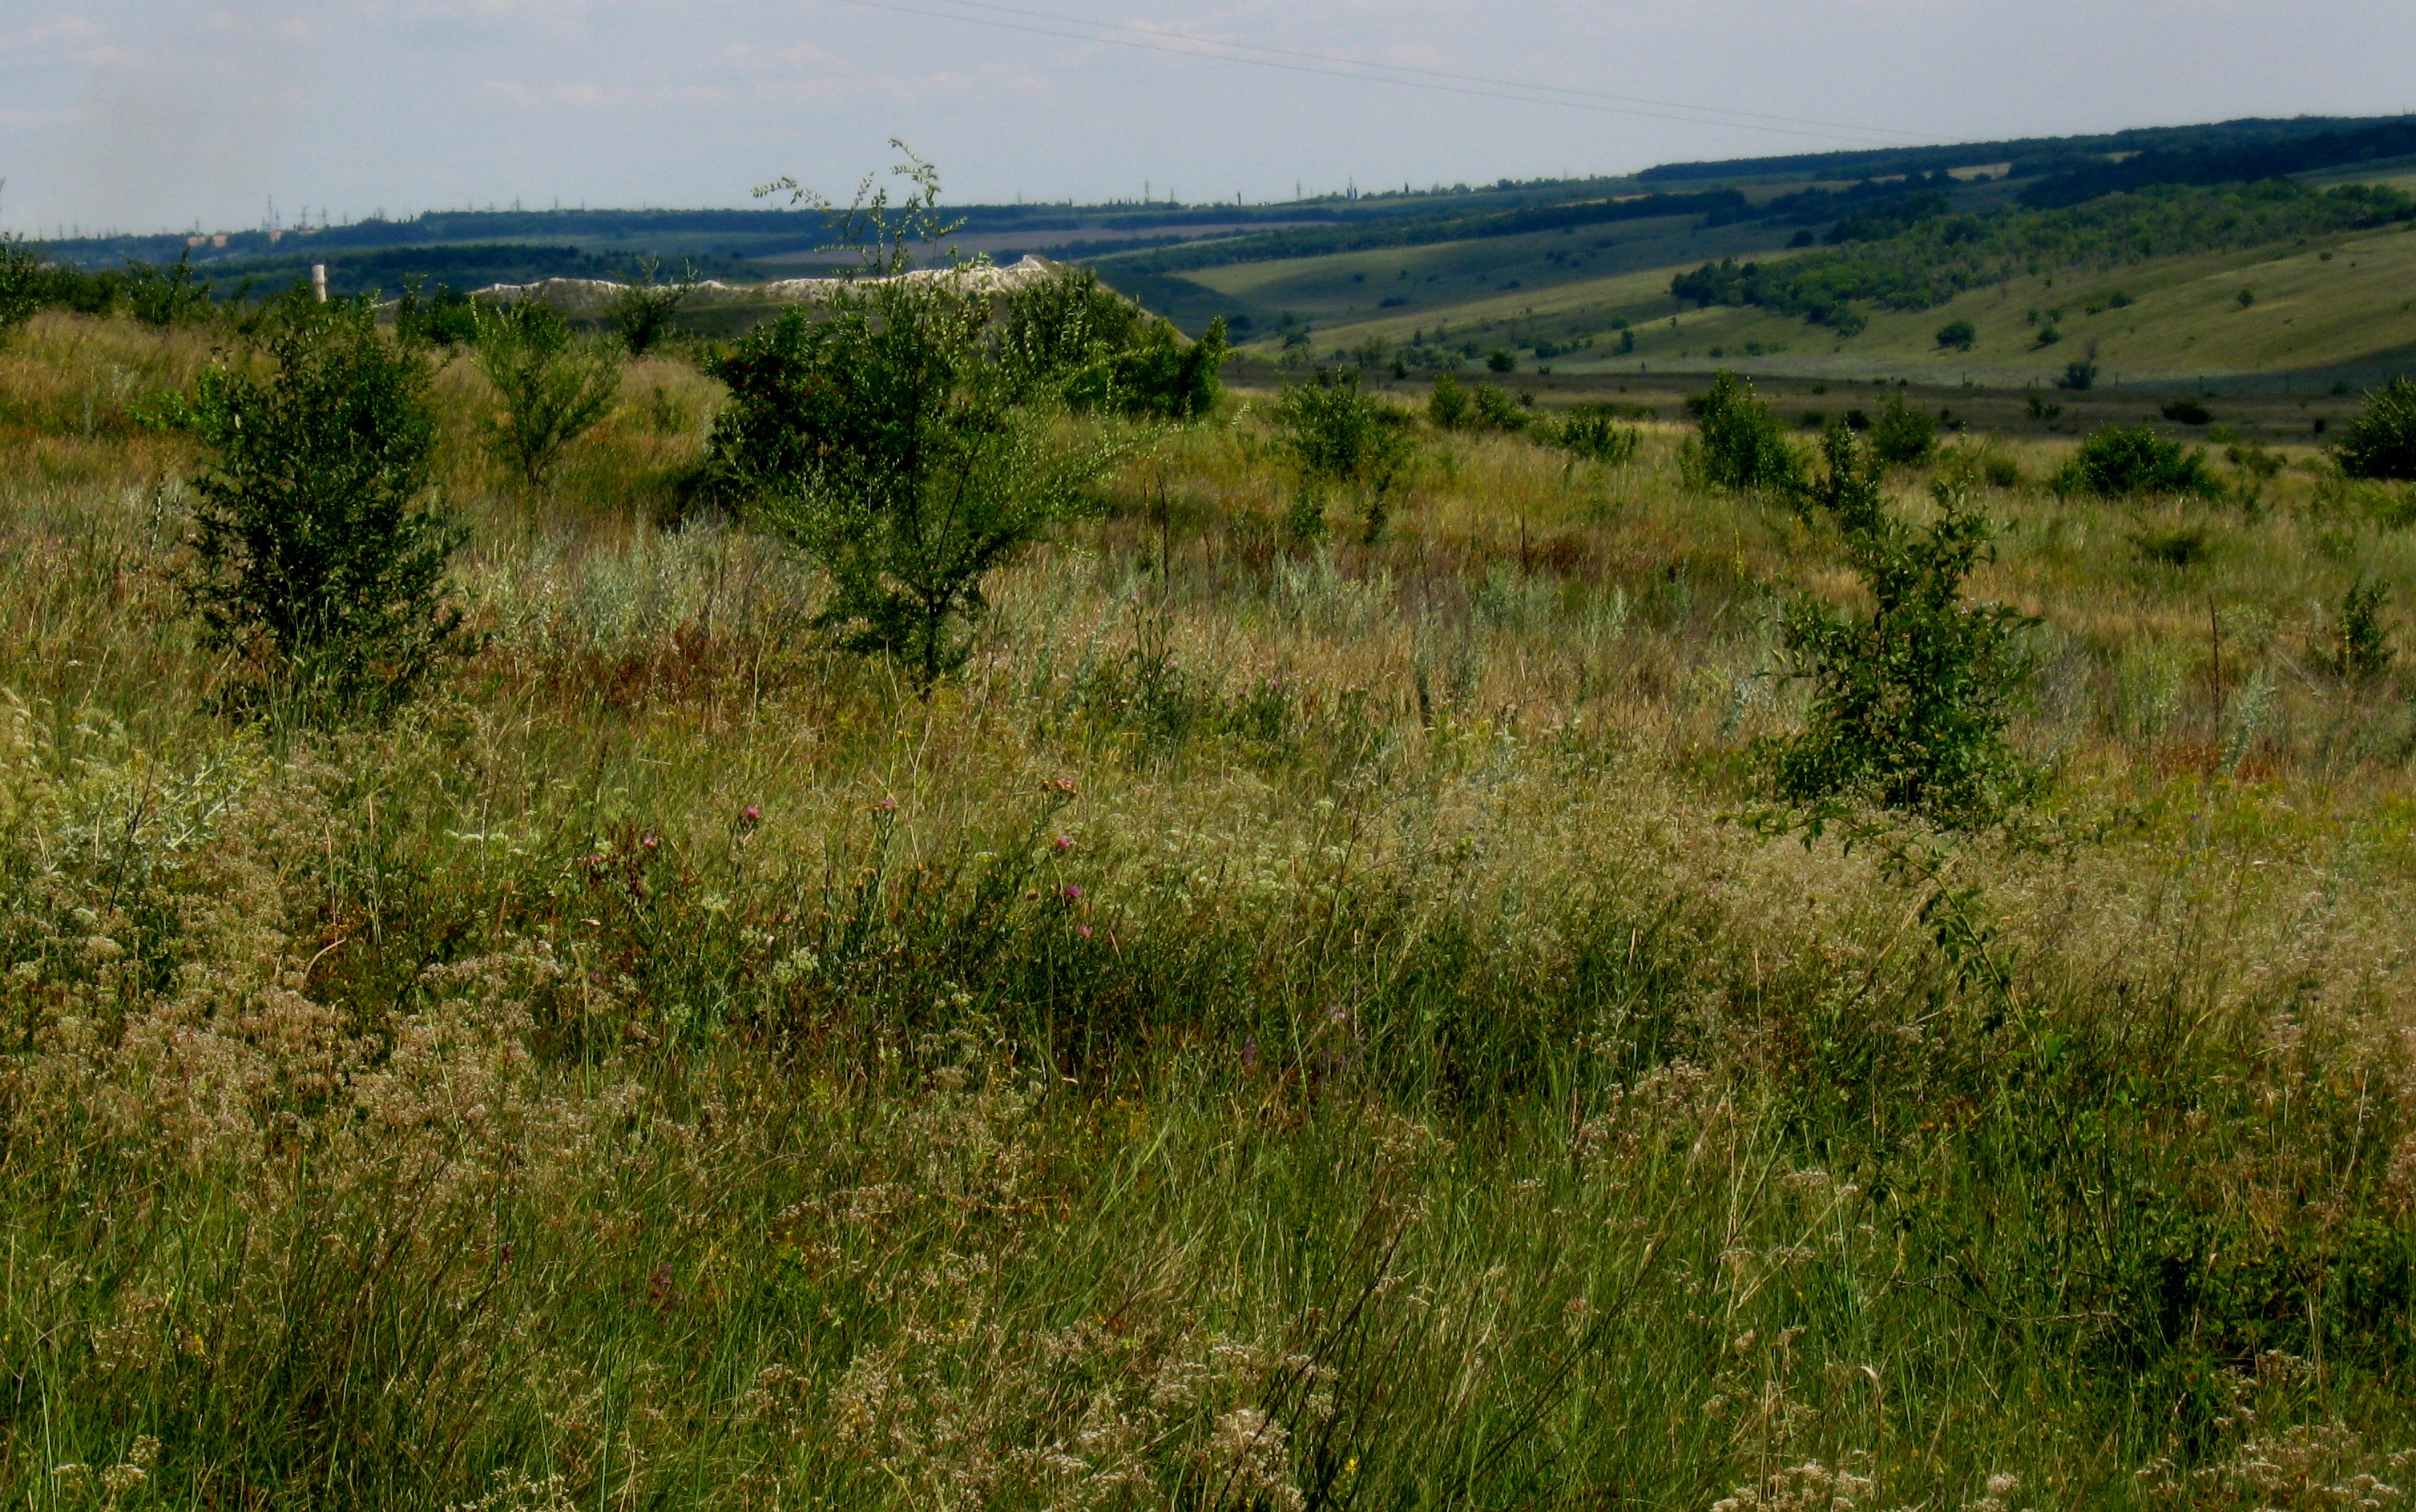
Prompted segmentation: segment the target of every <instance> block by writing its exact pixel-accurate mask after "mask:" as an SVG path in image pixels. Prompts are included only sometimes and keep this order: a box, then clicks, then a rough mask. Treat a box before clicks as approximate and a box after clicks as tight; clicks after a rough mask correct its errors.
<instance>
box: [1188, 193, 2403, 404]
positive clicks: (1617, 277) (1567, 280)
mask: <svg viewBox="0 0 2416 1512" xmlns="http://www.w3.org/2000/svg"><path fill="white" fill-rule="evenodd" d="M1757 233H1760V234H1766V228H1758V227H1732V228H1728V230H1726V231H1724V232H1707V233H1703V234H1701V235H1700V236H1699V237H1697V238H1695V239H1693V240H1689V241H1686V242H1684V251H1683V253H1682V254H1680V253H1679V251H1678V248H1677V246H1676V245H1675V244H1674V243H1673V241H1672V240H1671V239H1669V238H1667V237H1665V238H1663V239H1660V240H1646V239H1639V240H1638V241H1637V242H1635V243H1633V244H1631V245H1630V247H1629V248H1627V249H1623V252H1620V253H1614V252H1610V251H1606V252H1604V253H1603V254H1601V255H1602V256H1603V257H1604V258H1605V259H1606V260H1612V259H1615V258H1620V257H1623V255H1625V252H1627V251H1632V252H1633V254H1634V257H1635V260H1636V261H1637V262H1642V263H1649V262H1650V261H1651V260H1652V259H1653V257H1655V256H1658V255H1669V254H1675V255H1679V257H1680V260H1678V261H1674V262H1672V263H1670V264H1669V265H1659V266H1638V267H1633V269H1632V270H1629V269H1628V268H1626V267H1623V268H1622V270H1621V271H1618V272H1614V273H1610V274H1608V275H1601V274H1597V273H1595V272H1594V271H1593V269H1592V268H1591V267H1589V266H1587V265H1552V264H1548V263H1544V262H1542V259H1543V257H1544V256H1545V255H1547V254H1548V252H1549V251H1550V250H1552V249H1553V247H1552V244H1553V242H1554V241H1555V239H1556V238H1554V237H1551V236H1545V237H1537V238H1522V239H1521V241H1522V246H1521V248H1520V249H1519V251H1518V255H1517V256H1515V257H1509V258H1507V259H1505V260H1502V261H1500V262H1495V261H1493V260H1492V259H1493V258H1494V257H1495V255H1496V254H1497V252H1499V251H1506V250H1507V249H1506V248H1499V249H1498V248H1497V247H1496V246H1495V245H1494V244H1488V243H1458V244H1453V245H1450V246H1444V247H1436V248H1425V249H1418V252H1417V254H1416V261H1414V262H1412V261H1411V260H1410V259H1409V258H1408V257H1406V256H1405V255H1404V254H1397V253H1396V254H1379V253H1353V254H1351V255H1349V256H1347V257H1339V258H1331V259H1316V260H1309V261H1302V262H1284V263H1268V264H1254V265H1236V266H1232V267H1227V268H1217V269H1213V270H1209V271H1207V272H1203V273H1200V274H1198V275H1194V277H1195V278H1196V279H1198V280H1201V281H1202V282H1209V281H1214V282H1215V284H1216V288H1217V290H1218V292H1219V293H1226V294H1229V295H1230V296H1231V298H1232V299H1234V300H1236V301H1247V302H1249V306H1250V308H1252V309H1255V310H1261V311H1263V310H1291V311H1293V312H1295V313H1296V314H1297V315H1299V316H1300V318H1301V319H1303V320H1304V321H1307V322H1309V323H1310V324H1312V325H1313V326H1314V329H1315V342H1314V350H1315V351H1316V352H1317V353H1318V354H1319V355H1324V354H1326V353H1328V352H1329V351H1334V350H1351V349H1353V348H1355V347H1357V346H1358V345H1359V344H1360V343H1361V342H1363V341H1365V340H1368V339H1369V338H1371V337H1372V338H1377V339H1381V340H1383V341H1385V342H1387V343H1391V344H1394V345H1405V344H1407V343H1408V342H1409V341H1411V340H1412V338H1413V337H1414V336H1416V335H1417V334H1419V333H1421V332H1424V333H1427V334H1429V335H1431V333H1432V332H1433V331H1435V330H1436V328H1437V327H1438V326H1442V327H1446V328H1447V329H1448V330H1449V332H1450V333H1451V340H1452V341H1453V342H1454V343H1455V344H1457V342H1458V341H1459V340H1461V339H1462V338H1463V337H1465V338H1466V339H1469V340H1476V341H1477V342H1478V343H1479V344H1480V345H1481V346H1483V347H1485V348H1486V349H1487V350H1490V349H1491V348H1492V347H1493V346H1495V345H1513V344H1524V343H1526V342H1530V341H1532V340H1533V339H1534V338H1535V337H1536V336H1539V335H1540V336H1542V337H1544V338H1545V339H1547V340H1555V341H1557V342H1559V343H1561V344H1567V343H1568V342H1569V341H1570V340H1572V339H1573V338H1582V337H1583V336H1587V335H1591V336H1593V346H1592V347H1591V348H1590V349H1586V350H1582V351H1580V352H1578V353H1574V354H1566V355H1561V356H1558V357H1555V358H1551V359H1549V360H1548V366H1550V367H1551V368H1552V369H1553V370H1554V371H1555V372H1564V373H1586V372H1608V373H1634V372H1637V371H1638V370H1657V371H1664V372H1666V371H1669V370H1673V369H1676V370H1692V371H1701V372H1707V371H1709V370H1712V369H1713V368H1715V367H1718V366H1722V365H1728V366H1731V367H1736V368H1740V369H1743V370H1750V371H1757V372H1768V373H1772V374H1791V375H1800V376H1806V377H1849V376H1870V375H1873V374H1880V373H1884V374H1889V375H1902V376H1906V377H1912V378H1915V379H1917V380H1920V381H1927V382H1944V383H1950V384H1951V383H1959V382H1961V381H1963V380H1964V379H1965V378H1967V377H1968V378H1969V379H1971V381H1972V382H1974V383H1979V384H1983V385H1994V386H2022V385H2027V384H2041V385H2044V384H2047V383H2051V382H2052V381H2053V380H2054V379H2056V378H2057V377H2060V376H2061V374H2062V372H2063V370H2064V368H2065V365H2066V364H2068V363H2070V362H2072V361H2073V360H2075V359H2076V358H2079V357H2082V356H2084V355H2087V354H2088V352H2089V350H2090V346H2091V343H2092V342H2094V343H2095V344H2096V346H2097V349H2098V355H2097V361H2098V363H2099V365H2100V367H2101V368H2102V369H2103V370H2104V374H2103V381H2106V382H2113V381H2116V380H2118V379H2119V380H2120V381H2122V382H2124V383H2134V382H2136V383H2139V384H2148V385H2154V384H2175V383H2187V382H2191V381H2194V380H2196V379H2197V378H2199V377H2206V378H2210V379H2240V378H2256V377H2259V376H2265V375H2278V374H2282V373H2302V372H2303V373H2310V374H2320V375H2321V376H2322V377H2323V378H2324V380H2325V381H2327V382H2329V381H2331V380H2332V379H2333V378H2334V377H2340V378H2346V379H2348V380H2350V381H2352V382H2356V383H2359V384H2360V385H2363V384H2366V383H2371V382H2374V381H2376V380H2378V379H2379V378H2382V377H2385V376H2388V375H2390V374H2392V373H2394V372H2397V371H2400V370H2405V369H2406V368H2407V367H2408V364H2409V362H2410V361H2411V360H2416V359H2411V358H2410V356H2409V353H2410V352H2411V350H2416V310H2411V308H2410V306H2409V303H2408V296H2409V290H2410V289H2411V288H2416V236H2411V235H2409V234H2408V233H2407V232H2406V231H2404V230H2401V229H2397V228H2394V229H2393V230H2390V231H2384V232H2376V233H2370V234H2361V235H2351V236H2343V237H2336V238H2324V239H2320V240H2316V241H2310V242H2308V243H2307V244H2305V245H2303V246H2291V247H2288V248H2275V249H2261V250H2257V251H2253V252H2242V253H2218V254H2208V255H2203V256H2196V257H2168V258H2157V259H2152V260H2151V261H2149V262H2146V263H2143V264H2139V265H2133V266H2130V267H2126V268H2122V269H2119V270H2116V271H2113V272H2107V273H2095V272H2091V273H2070V272H2066V273H2060V274H2052V275H2045V274H2043V275H2037V276H2031V277H2027V278H2017V279H2015V280H2012V281H2010V282H2007V283H2004V284H2001V285H1998V286H1995V287H1992V288H1988V289H1984V290H1979V291H1975V292H1973V293H1971V294H1968V295H1962V296H1961V297H1959V298H1956V299H1955V300H1952V301H1950V302H1949V303H1947V304H1944V305H1941V306H1940V307H1938V308H1936V309H1934V310H1922V311H1918V312H1913V313H1896V312H1889V311H1884V310H1879V311H1874V312H1872V314H1871V316H1870V325H1869V326H1868V328H1867V329H1865V330H1864V331H1862V332H1860V333H1859V334H1857V335H1855V336H1852V337H1850V338H1840V337H1838V336H1837V334H1836V333H1835V332H1834V331H1830V330H1826V329H1822V328H1820V327H1818V326H1813V325H1807V324H1805V323H1804V322H1803V321H1801V320H1797V319H1794V318H1792V317H1790V316H1785V315H1780V314H1776V313H1774V312H1771V311H1767V310H1754V309H1732V308H1714V309H1711V310H1694V309H1691V308H1684V309H1682V308H1681V306H1680V305H1679V303H1678V301H1676V300H1673V299H1672V298H1670V296H1669V280H1670V277H1671V276H1672V275H1673V274H1674V273H1677V272H1681V271H1690V270H1691V269H1692V268H1693V267H1695V266H1699V265H1700V264H1701V263H1702V262H1703V261H1705V260H1707V259H1710V258H1712V257H1714V256H1728V255H1738V256H1740V257H1743V256H1744V255H1746V254H1747V253H1748V252H1751V251H1753V250H1755V249H1753V248H1751V247H1746V248H1744V249H1743V250H1740V251H1738V252H1735V253H1731V252H1729V250H1727V249H1724V248H1722V247H1720V246H1718V245H1716V244H1715V242H1714V238H1716V237H1718V236H1722V235H1733V236H1738V237H1741V238H1742V237H1748V236H1751V235H1753V234H1757ZM1525 243H1532V245H1523V244H1525ZM1763 245H1764V246H1765V247H1767V246H1768V245H1771V244H1770V243H1768V242H1765V243H1764V244H1763ZM1764 255H1767V254H1766V253H1765V254H1764ZM1405 270H1406V271H1408V272H1409V273H1410V274H1411V277H1410V278H1409V279H1407V280H1404V279H1402V278H1401V276H1400V275H1401V274H1402V272H1403V271H1405ZM1354 274H1364V275H1365V280H1364V281H1360V280H1355V279H1354V278H1353V275H1354ZM1429 277H1432V278H1435V279H1436V280H1437V281H1435V282H1433V283H1431V284H1430V283H1427V282H1426V281H1425V280H1427V279H1428V278H1429ZM1514 279H1515V280H1518V281H1519V283H1520V285H1521V286H1520V287H1519V288H1518V289H1515V290H1513V289H1505V288H1503V287H1502V285H1503V284H1504V283H1506V282H1508V281H1509V280H1514ZM2243 288H2246V289H2250V290H2252V291H2253V292H2254V293H2255V294H2256V295H2257V300H2256V303H2255V304H2254V305H2252V306H2250V307H2248V308H2247V309H2246V310H2242V308H2241V307H2240V305H2239V303H2238V298H2239V295H2240V292H2241V290H2242V289H2243ZM1388 291H1390V293H1388ZM2117 294H2121V295H2127V296H2128V297H2129V298H2130V299H2132V300H2133V301H2134V303H2133V304H2131V305H2130V306H2128V307H2127V308H2122V309H2113V308H2105V307H2106V306H2108V305H2109V303H2110V300H2111V298H2112V296H2114V295H2117ZM1393 295H1410V296H1412V297H1414V298H1415V299H1416V300H1417V302H1416V303H1415V304H1412V305H1409V306H1404V307H1401V308H1397V309H1395V310H1381V309H1377V308H1375V305H1376V301H1378V300H1380V299H1382V298H1384V297H1390V296H1393ZM2092 305H2096V306H2100V307H2101V308H2100V310H2098V312H2097V313H2094V314H2092V313H2091V312H2090V307H2091V306H2092ZM2057 310H2060V311H2061V320H2060V321H2059V322H2057V323H2056V329H2057V330H2059V331H2060V332H2061V336H2062V338H2063V339H2062V340H2060V341H2058V342H2055V343H2052V344H2049V345H2046V346H2041V345H2039V344H2038V336H2039V334H2040V332H2041V330H2042V329H2043V328H2044V327H2045V325H2046V319H2047V315H2048V312H2049V311H2057ZM2032 311H2036V312H2038V316H2039V320H2038V322H2036V323H2033V322H2032V321H2031V318H2030V317H2031V312H2032ZM1673 318H1674V320H1675V322H1676V324H1675V325H1672V324H1671V322H1672V320H1673ZM1958 319H1960V320H1969V321H1971V323H1972V324H1973V325H1975V326H1976V327H1977V328H1978V330H1979V333H1980V340H1979V342H1978V344H1977V346H1976V347H1975V348H1974V349H1973V350H1972V351H1971V352H1968V353H1966V352H1959V351H1948V350H1943V349H1940V347H1939V346H1938V344H1937V333H1938V331H1939V329H1940V327H1942V326H1944V325H1947V324H1949V323H1951V322H1953V321H1955V320H1958ZM1614 320H1625V321H1627V322H1629V323H1630V324H1631V325H1633V326H1634V327H1635V329H1636V334H1637V339H1638V344H1637V347H1636V350H1635V351H1634V352H1633V353H1632V354H1627V355H1617V354H1615V353H1614V352H1613V350H1612V348H1613V346H1614V344H1615V343H1614V342H1613V341H1611V340H1606V336H1607V334H1608V333H1609V332H1610V331H1611V326H1612V322H1613V321H1614ZM1268 331H1269V328H1268V326H1267V325H1265V324H1264V323H1263V321H1261V323H1260V324H1258V325H1256V327H1255V328H1254V332H1253V335H1254V338H1255V340H1253V342H1251V343H1250V350H1252V351H1253V352H1258V353H1271V352H1273V351H1274V350H1275V348H1276V338H1275V337H1274V336H1272V335H1270V334H1268ZM1714 348H1717V349H1718V355H1716V356H1715V355H1714ZM1756 349H1759V350H1756ZM1534 360H1535V359H1533V357H1531V356H1526V355H1522V357H1521V366H1522V367H1526V366H1533V365H1534Z"/></svg>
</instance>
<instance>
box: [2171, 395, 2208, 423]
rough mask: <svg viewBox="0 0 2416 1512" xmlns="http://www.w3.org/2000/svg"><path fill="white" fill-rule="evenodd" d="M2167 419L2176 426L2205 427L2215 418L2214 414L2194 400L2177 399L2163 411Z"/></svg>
mask: <svg viewBox="0 0 2416 1512" xmlns="http://www.w3.org/2000/svg"><path fill="white" fill-rule="evenodd" d="M2163 414H2164V416H2165V418H2166V419H2167V420H2170V421H2172V422H2173V423H2174V424H2175V425H2205V424H2207V423H2209V422H2210V421H2212V419H2213V418H2214V416H2213V413H2212V411H2210V410H2208V409H2207V407H2206V406H2205V405H2203V404H2201V403H2199V402H2198V401H2197V400H2194V399H2177V400H2174V401H2172V402H2171V403H2169V404H2167V405H2166V406H2165V407H2164V411H2163Z"/></svg>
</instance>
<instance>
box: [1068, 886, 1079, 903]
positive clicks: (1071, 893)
mask: <svg viewBox="0 0 2416 1512" xmlns="http://www.w3.org/2000/svg"><path fill="white" fill-rule="evenodd" d="M1081 900H1082V889H1081V888H1080V887H1078V886H1076V885H1074V884H1072V883H1070V882H1069V883H1067V884H1066V885H1065V901H1067V902H1069V903H1079V902H1080V901H1081Z"/></svg>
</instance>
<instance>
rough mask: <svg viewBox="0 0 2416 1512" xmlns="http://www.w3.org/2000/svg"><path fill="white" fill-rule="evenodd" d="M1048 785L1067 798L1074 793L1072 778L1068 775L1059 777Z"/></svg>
mask: <svg viewBox="0 0 2416 1512" xmlns="http://www.w3.org/2000/svg"><path fill="white" fill-rule="evenodd" d="M1049 786H1050V787H1053V788H1055V789H1056V790H1057V791H1058V792H1060V793H1062V794H1065V796H1067V797H1069V798H1070V797H1072V796H1073V795H1074V779H1072V778H1070V777H1061V778H1059V779H1057V780H1056V781H1054V782H1051V783H1050V784H1049Z"/></svg>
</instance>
